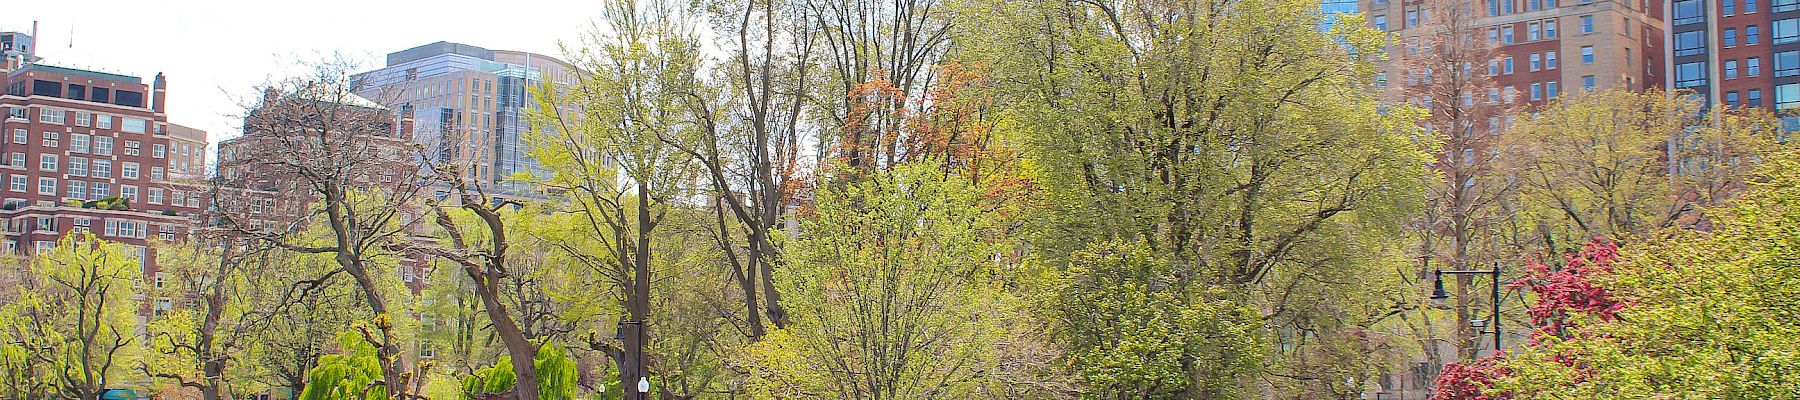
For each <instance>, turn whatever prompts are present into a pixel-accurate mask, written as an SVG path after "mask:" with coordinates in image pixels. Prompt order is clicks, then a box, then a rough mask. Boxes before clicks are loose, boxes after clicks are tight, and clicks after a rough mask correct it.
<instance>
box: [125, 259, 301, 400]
mask: <svg viewBox="0 0 1800 400" xmlns="http://www.w3.org/2000/svg"><path fill="white" fill-rule="evenodd" d="M260 252H261V251H260V250H255V249H251V248H250V247H248V246H246V245H244V244H243V243H234V242H232V241H229V239H225V240H222V241H217V242H214V241H207V240H206V239H205V238H203V237H198V236H196V237H193V238H190V241H188V242H183V243H159V244H158V245H157V265H158V266H160V267H162V272H165V273H167V274H168V275H169V278H170V279H167V280H166V282H167V286H166V288H163V289H153V290H151V291H150V293H149V294H150V295H152V296H161V297H164V298H169V299H183V300H189V299H191V300H192V301H193V304H195V305H196V306H197V308H194V307H180V308H176V309H173V310H170V312H169V314H168V315H164V316H160V317H152V318H151V320H150V322H149V323H148V326H147V327H146V330H147V331H148V340H147V341H148V342H149V343H148V347H149V348H150V350H152V351H151V352H150V355H151V356H152V357H147V359H146V360H144V361H142V362H141V363H140V364H139V367H138V368H139V369H140V370H141V371H143V372H144V374H145V375H148V376H150V377H153V378H158V379H172V380H174V381H175V384H177V385H179V386H181V387H185V388H192V389H196V390H198V391H199V392H200V396H201V398H202V399H205V400H218V399H222V398H225V397H226V396H229V395H230V394H231V393H230V391H229V385H228V381H230V380H233V379H241V378H243V377H244V375H242V374H240V373H239V370H241V369H243V368H241V367H239V366H238V365H237V362H238V361H242V360H244V358H245V355H246V353H248V352H249V351H250V349H249V348H250V347H251V346H253V345H254V344H255V342H256V340H257V338H258V336H257V334H258V333H260V329H261V328H260V326H261V325H262V324H263V323H266V322H267V321H268V320H267V318H269V315H267V313H269V312H270V311H271V309H274V308H279V307H281V306H280V305H269V304H257V300H258V299H273V298H276V296H275V293H270V291H265V289H269V285H259V284H258V282H256V281H257V278H258V277H259V276H258V275H260V274H257V271H251V269H254V268H259V267H261V266H262V265H263V264H262V263H260V262H258V261H259V260H257V259H256V257H255V255H256V254H255V253H260ZM264 296H267V297H264ZM228 373H230V374H229V375H228Z"/></svg>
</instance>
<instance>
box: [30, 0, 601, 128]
mask: <svg viewBox="0 0 1800 400" xmlns="http://www.w3.org/2000/svg"><path fill="white" fill-rule="evenodd" d="M601 4H602V2H600V1H594V0H588V1H566V0H564V1H547V0H503V1H467V0H453V1H387V0H363V1H347V0H276V1H266V0H235V1H142V0H135V1H126V0H109V1H101V0H50V1H38V2H27V3H23V4H18V5H16V6H14V7H7V8H6V10H4V11H0V31H18V32H30V30H31V23H32V21H37V22H38V36H37V43H38V56H39V57H43V61H42V63H44V64H49V65H57V66H67V67H75V68H84V69H92V70H98V71H104V72H112V73H119V74H125V75H134V76H139V77H142V78H143V79H144V82H145V83H149V82H150V80H151V79H152V78H153V77H155V76H156V73H158V72H162V73H163V74H164V75H166V76H167V78H168V80H169V98H168V101H169V108H168V112H169V122H171V123H176V124H181V125H187V126H191V127H195V128H200V129H204V130H206V131H207V133H208V136H209V140H211V141H213V142H215V143H216V142H218V140H219V139H222V138H227V137H233V136H237V135H238V132H236V131H237V126H238V124H239V122H238V121H235V119H236V118H235V117H233V116H234V115H239V114H241V112H242V109H241V108H240V106H239V104H238V103H237V99H240V98H244V97H245V96H246V95H247V94H249V93H252V92H253V90H252V89H253V88H254V87H255V86H256V85H257V84H259V83H262V82H264V81H266V80H268V79H270V78H275V77H281V76H285V75H287V74H289V73H292V72H293V71H294V70H293V68H292V66H293V65H294V64H295V63H296V62H297V61H302V60H310V59H319V58H323V57H329V56H330V55H331V54H333V53H341V54H344V55H345V56H348V57H350V58H353V59H356V60H360V62H361V63H362V64H363V65H364V66H365V67H366V68H364V69H373V68H379V67H381V66H382V65H383V64H384V62H385V60H386V55H387V53H389V52H394V51H399V50H404V49H407V48H411V47H413V46H418V45H422V44H427V43H431V42H436V41H439V40H444V41H451V42H458V43H464V44H469V45H474V46H480V47H485V48H489V49H501V50H519V51H529V52H533V53H539V54H546V55H552V56H558V57H560V56H561V55H562V53H561V51H560V50H559V49H558V47H557V43H558V41H559V40H560V41H564V42H569V43H571V44H573V43H575V42H577V41H578V40H579V38H580V35H581V34H582V32H585V31H587V30H588V29H589V26H590V24H591V23H592V21H593V20H594V18H595V17H597V16H598V15H599V13H600V8H601ZM71 30H72V31H73V35H72V36H71V34H70V32H71Z"/></svg>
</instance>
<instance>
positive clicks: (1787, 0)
mask: <svg viewBox="0 0 1800 400" xmlns="http://www.w3.org/2000/svg"><path fill="white" fill-rule="evenodd" d="M1794 10H1800V0H1774V1H1770V2H1769V12H1783V11H1794ZM1775 97H1776V98H1780V97H1781V96H1775ZM1776 101H1777V102H1779V101H1781V100H1776Z"/></svg>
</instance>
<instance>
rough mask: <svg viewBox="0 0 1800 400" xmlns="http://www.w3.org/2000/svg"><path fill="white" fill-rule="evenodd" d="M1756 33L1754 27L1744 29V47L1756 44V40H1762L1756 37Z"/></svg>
mask: <svg viewBox="0 0 1800 400" xmlns="http://www.w3.org/2000/svg"><path fill="white" fill-rule="evenodd" d="M1756 32H1757V31H1756V25H1750V26H1746V27H1744V45H1745V46H1749V45H1753V44H1756V42H1757V41H1758V40H1761V39H1762V38H1760V37H1758V36H1759V35H1758V34H1757V33H1756Z"/></svg>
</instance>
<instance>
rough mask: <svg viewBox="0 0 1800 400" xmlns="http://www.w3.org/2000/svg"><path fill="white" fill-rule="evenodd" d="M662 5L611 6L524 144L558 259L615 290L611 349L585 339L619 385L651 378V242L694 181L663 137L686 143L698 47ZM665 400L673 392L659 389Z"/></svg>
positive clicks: (682, 20) (547, 97) (689, 165)
mask: <svg viewBox="0 0 1800 400" xmlns="http://www.w3.org/2000/svg"><path fill="white" fill-rule="evenodd" d="M670 7H671V6H670V5H669V4H666V3H662V2H656V3H654V4H649V5H640V4H638V3H637V2H636V1H633V0H619V1H613V2H610V3H608V5H607V9H606V14H605V15H604V17H605V18H603V19H602V24H603V25H602V26H600V27H598V28H597V30H596V31H595V32H592V33H591V34H590V35H589V36H588V37H587V38H586V43H585V44H586V45H587V46H588V47H586V48H584V49H582V50H581V51H580V52H578V53H575V54H572V55H571V57H570V58H571V59H572V60H574V61H573V62H574V63H575V64H576V65H578V66H579V67H580V68H579V69H580V70H581V71H582V72H580V73H578V74H577V77H578V82H577V83H576V85H575V86H574V87H571V88H569V89H568V90H567V91H566V93H551V92H550V91H548V90H545V91H541V92H540V93H539V94H538V96H537V98H538V99H540V100H539V101H540V102H541V103H540V107H538V110H539V111H538V114H536V115H533V118H532V120H533V122H534V124H536V125H538V126H545V127H548V129H547V131H545V132H539V133H536V134H535V135H528V136H527V140H528V141H529V142H530V144H531V147H532V151H533V154H534V155H535V156H536V157H538V160H539V161H540V162H542V163H543V164H544V166H545V168H546V169H547V170H548V171H549V172H550V174H551V176H550V177H549V178H548V179H544V180H542V181H541V182H540V183H541V184H543V185H544V186H545V187H547V188H549V189H551V190H552V191H555V192H559V193H563V198H564V199H566V200H567V201H568V202H567V203H566V204H564V205H563V208H561V209H558V210H555V212H558V213H562V214H565V215H568V216H569V218H570V220H572V221H573V223H571V224H568V225H566V226H567V227H568V230H569V231H572V232H569V234H565V235H560V236H559V237H558V238H560V239H562V240H551V241H547V243H546V244H547V245H549V246H552V248H555V249H557V250H556V252H558V253H561V256H562V257H565V258H564V259H566V260H569V261H570V262H572V263H574V265H579V266H582V267H584V268H586V269H587V271H590V272H591V274H592V275H591V276H590V278H592V279H594V280H595V281H596V282H595V284H596V285H603V287H616V288H618V289H619V292H618V294H619V295H620V296H619V297H618V300H620V301H619V307H620V309H621V310H622V311H623V312H622V318H620V324H619V330H620V336H622V339H623V340H622V341H621V342H620V343H618V344H613V343H611V342H607V341H602V340H597V339H598V334H597V330H596V331H594V332H595V333H594V334H591V335H590V339H593V340H590V347H593V348H594V349H595V350H599V351H602V352H604V353H606V354H607V356H608V357H610V358H612V359H613V360H614V361H615V362H616V364H617V366H618V370H619V371H620V374H621V376H620V378H621V381H622V382H625V383H626V384H627V385H631V384H635V382H637V381H638V380H640V379H647V377H645V376H644V375H643V374H644V373H645V372H646V371H647V370H648V368H646V365H645V364H650V363H654V362H655V360H654V359H653V358H652V357H648V356H647V355H646V354H645V349H646V347H647V346H646V344H645V342H646V341H647V340H648V339H649V338H650V337H651V336H650V335H649V333H648V332H649V331H650V326H649V325H648V324H650V323H651V322H652V321H650V318H649V317H650V316H651V274H652V267H653V266H656V265H658V264H656V259H657V254H658V253H657V251H659V250H660V249H661V247H660V246H657V245H655V243H653V242H654V241H655V240H656V238H657V234H658V233H657V230H658V228H659V226H660V224H661V223H662V222H663V221H664V217H666V216H667V215H668V213H669V212H670V209H671V208H672V207H673V206H674V205H676V204H678V203H682V202H689V203H691V200H690V199H693V197H692V195H693V191H692V190H691V188H690V187H689V186H690V185H692V184H693V183H694V180H693V179H694V178H695V177H696V176H695V172H694V165H693V162H692V160H691V159H690V158H689V157H688V155H687V154H685V153H683V152H681V151H680V150H678V149H676V148H675V147H673V146H671V145H669V144H668V142H667V141H668V139H669V138H674V137H685V136H689V135H691V132H693V130H694V129H697V128H696V127H695V126H694V125H695V124H694V118H693V116H692V115H690V114H688V111H689V109H688V108H687V104H686V103H685V101H686V100H685V99H684V98H683V96H687V95H689V94H691V93H694V92H695V88H696V87H698V82H696V81H695V79H696V72H697V68H698V67H699V56H700V51H699V44H698V41H697V39H696V38H695V37H694V35H693V33H692V32H691V31H690V30H689V28H688V26H687V18H689V16H687V15H686V14H683V13H681V12H680V10H675V9H671V8H670ZM660 387H661V388H662V390H663V391H664V393H663V394H664V396H665V397H668V396H669V392H668V391H669V390H670V389H669V386H666V385H665V386H660Z"/></svg>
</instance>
